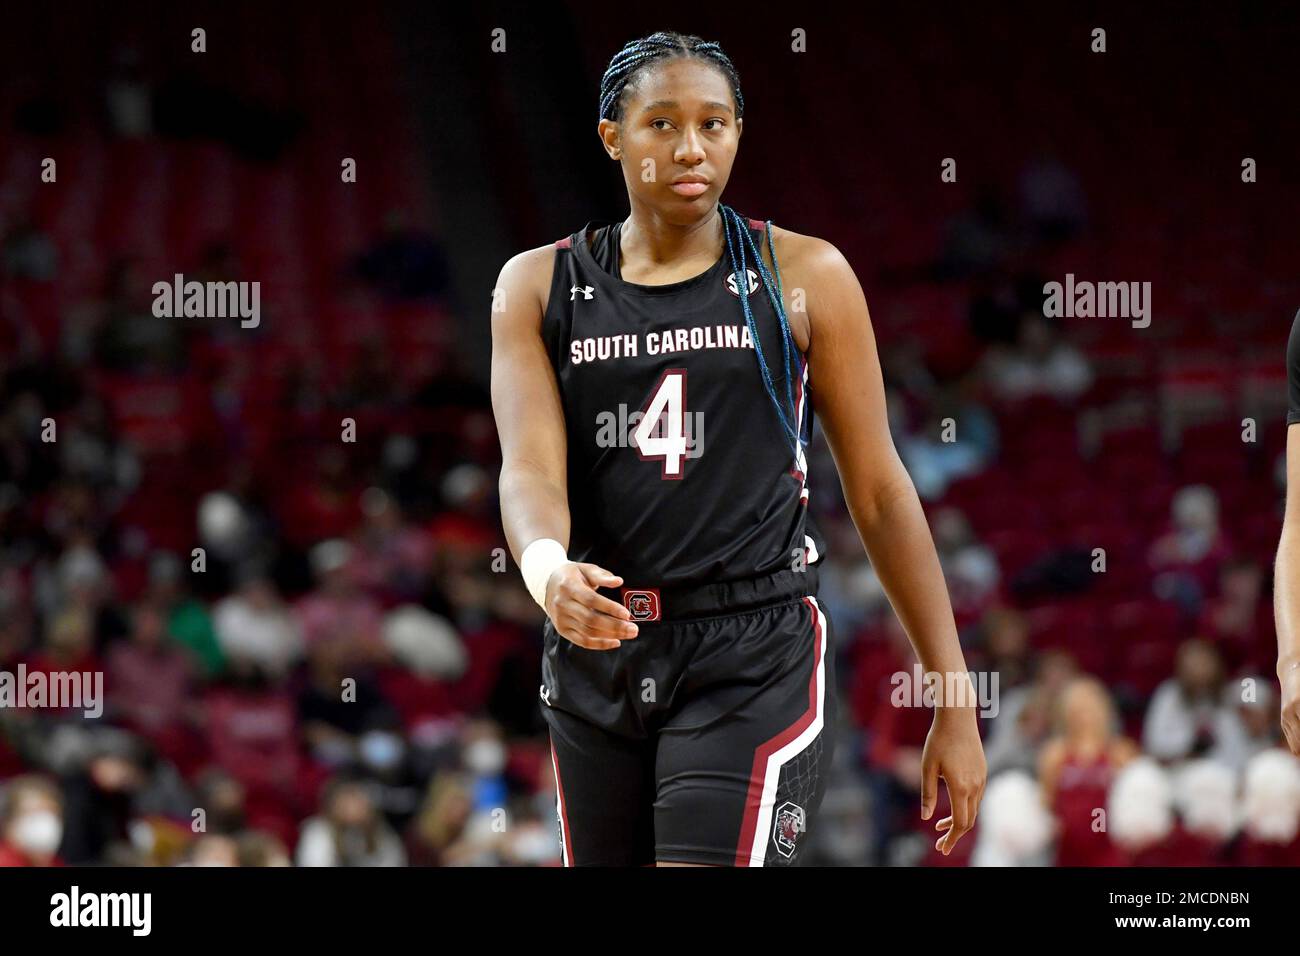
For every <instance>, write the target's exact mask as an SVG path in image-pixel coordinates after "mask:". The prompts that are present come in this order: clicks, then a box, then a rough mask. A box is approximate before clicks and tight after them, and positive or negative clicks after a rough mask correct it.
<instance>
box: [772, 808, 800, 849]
mask: <svg viewBox="0 0 1300 956" xmlns="http://www.w3.org/2000/svg"><path fill="white" fill-rule="evenodd" d="M806 829H807V820H806V818H805V817H804V812H803V807H801V806H799V804H797V803H790V802H788V801H787V802H786V803H783V804H781V806H779V807H777V809H776V819H775V821H774V822H773V823H772V840H773V841H774V842H775V843H776V849H777V852H779V853H780V854H781V855H782V856H794V845H795V842H796V841H797V840H798V839H799V834H800V833H803V832H804V830H806Z"/></svg>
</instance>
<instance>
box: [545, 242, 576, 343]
mask: <svg viewBox="0 0 1300 956" xmlns="http://www.w3.org/2000/svg"><path fill="white" fill-rule="evenodd" d="M554 250H555V258H554V260H553V261H552V263H551V284H550V291H549V292H548V293H547V296H546V302H545V304H544V305H543V307H542V324H541V334H542V342H543V343H544V344H545V345H546V349H547V351H548V352H550V353H551V354H552V356H556V355H557V353H556V349H557V348H558V346H559V343H558V342H557V341H556V340H555V332H556V330H555V327H554V326H555V322H554V320H553V319H552V317H551V315H552V310H553V307H554V306H555V305H556V304H557V303H558V302H560V301H562V300H561V299H559V298H557V293H561V294H562V293H563V286H564V276H565V274H566V272H567V270H566V269H565V268H564V258H565V256H566V255H572V254H573V236H572V235H568V236H565V237H564V238H563V239H557V240H555V243H554Z"/></svg>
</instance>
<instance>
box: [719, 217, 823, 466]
mask: <svg viewBox="0 0 1300 956" xmlns="http://www.w3.org/2000/svg"><path fill="white" fill-rule="evenodd" d="M718 208H719V211H720V212H721V213H722V220H723V231H724V234H725V236H726V239H727V253H728V255H729V256H730V257H731V265H732V269H733V271H734V273H735V277H736V288H737V290H738V291H739V292H740V307H741V309H742V310H743V311H744V313H745V324H746V325H747V326H748V327H749V335H750V338H752V339H753V340H754V351H755V353H756V354H757V356H758V369H759V372H760V373H761V375H762V376H763V387H764V388H765V389H766V390H767V395H768V398H770V399H771V400H772V405H773V407H775V408H776V413H777V417H779V418H780V419H781V426H782V427H783V428H784V429H785V432H786V435H787V436H788V437H789V438H790V439H792V446H791V447H792V448H793V449H794V452H795V457H796V458H797V457H798V455H799V450H800V449H801V448H804V447H807V445H808V441H807V439H805V438H804V427H803V422H802V421H797V420H796V419H797V416H798V410H797V409H798V406H797V405H796V404H795V401H794V392H793V390H792V384H791V382H792V379H793V378H794V375H793V372H792V370H791V366H790V352H791V347H792V346H793V348H794V349H796V350H797V349H798V343H796V342H795V341H794V333H793V332H791V331H790V323H789V320H788V319H787V318H786V314H785V306H784V304H783V303H782V301H781V299H782V287H781V278H780V276H781V270H780V266H778V265H777V261H776V249H775V247H774V246H773V244H772V222H771V220H768V221H767V223H766V225H765V232H766V234H767V248H768V252H769V253H770V254H771V256H772V265H773V266H774V267H776V271H777V277H776V279H775V281H773V278H772V275H771V273H769V272H768V271H767V265H766V264H765V263H764V262H763V256H762V254H761V253H760V252H759V250H758V247H757V246H756V245H754V237H753V236H752V235H750V233H749V226H748V224H747V223H746V222H745V221H744V219H743V218H742V217H741V216H740V215H739V214H738V213H737V212H736V211H735V210H734V209H732V208H731V207H730V206H727V205H724V204H719V206H718ZM733 228H734V229H736V230H738V234H739V235H740V236H743V237H744V239H745V242H740V241H739V240H737V242H736V243H735V245H739V246H740V256H739V260H738V259H737V256H736V250H735V247H734V245H733V242H732V238H731V232H732V229H733ZM746 244H748V247H749V248H750V249H752V250H753V253H754V263H755V265H756V266H757V267H758V271H759V274H760V275H761V276H762V279H763V288H764V290H765V291H766V292H767V296H768V298H769V299H770V300H771V302H772V307H773V309H774V310H775V311H776V315H777V320H778V321H779V322H780V324H781V351H782V355H783V357H784V360H785V394H786V400H787V402H788V403H789V413H788V414H787V410H786V408H785V407H783V406H782V404H781V401H780V399H778V398H777V397H776V388H775V386H774V385H773V383H772V373H771V371H770V370H769V369H768V367H767V359H766V358H765V357H764V355H763V345H762V342H761V341H760V339H759V335H758V327H757V324H756V323H755V321H754V313H753V310H751V309H750V307H749V270H748V263H747V261H746V258H745V250H746ZM773 286H775V293H774V291H773ZM791 422H794V425H793V427H792V426H791Z"/></svg>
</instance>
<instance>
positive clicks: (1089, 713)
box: [0, 3, 1300, 866]
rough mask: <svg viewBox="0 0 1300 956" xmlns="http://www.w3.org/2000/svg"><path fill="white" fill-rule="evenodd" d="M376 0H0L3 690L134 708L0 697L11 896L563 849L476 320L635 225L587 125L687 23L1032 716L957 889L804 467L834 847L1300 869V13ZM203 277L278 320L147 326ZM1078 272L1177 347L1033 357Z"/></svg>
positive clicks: (1131, 336)
mask: <svg viewBox="0 0 1300 956" xmlns="http://www.w3.org/2000/svg"><path fill="white" fill-rule="evenodd" d="M365 6H366V5H356V6H346V7H345V6H343V5H337V7H338V9H335V10H328V11H325V10H321V9H318V8H316V7H314V6H295V5H278V4H277V5H274V6H273V7H270V6H264V5H255V4H244V3H238V4H216V3H210V4H207V3H205V4H194V5H189V6H188V7H187V8H186V9H185V10H183V11H181V10H178V9H177V8H176V7H175V6H173V5H164V4H157V5H134V4H114V5H112V6H111V7H109V6H104V7H96V6H92V5H89V4H77V5H58V4H54V5H24V6H21V7H17V6H16V7H13V8H10V9H7V10H6V14H5V16H6V25H5V28H4V30H3V31H0V55H2V60H0V62H3V64H4V66H3V68H0V76H2V77H3V81H2V82H0V671H5V672H9V673H11V674H12V673H17V672H18V669H19V667H20V666H21V667H22V668H24V669H25V671H26V672H28V673H31V672H34V671H45V672H50V671H62V670H75V671H88V672H99V673H102V674H103V675H104V686H105V694H106V703H105V710H104V713H103V716H102V717H100V718H98V719H87V718H85V717H84V716H82V715H81V714H80V713H79V712H74V711H71V710H63V711H56V710H52V709H49V708H45V709H31V708H19V707H15V706H8V707H4V708H0V784H3V788H4V791H5V794H6V800H5V801H4V803H3V805H2V806H0V862H5V863H9V864H23V863H30V862H33V857H32V856H31V854H29V853H27V852H25V851H24V850H23V849H22V846H23V845H24V841H25V840H30V839H31V834H32V833H33V832H36V831H37V830H39V829H40V828H39V827H36V828H33V827H32V826H31V823H32V819H31V817H32V815H42V814H44V816H43V819H45V820H48V815H49V813H50V812H53V813H55V814H57V816H58V817H59V818H60V819H61V821H62V835H61V840H60V841H59V849H58V852H57V855H56V857H55V860H56V861H61V862H65V863H70V864H99V863H122V864H130V865H137V864H138V865H151V864H154V865H175V864H191V863H192V864H231V863H239V864H242V865H263V864H274V863H289V862H293V863H297V864H301V865H402V864H408V865H434V866H447V865H557V864H558V861H559V857H558V846H557V843H556V836H555V829H556V828H555V818H554V782H553V780H552V778H551V775H550V761H549V755H548V751H547V747H546V739H545V735H544V725H543V723H542V722H541V719H540V715H539V713H538V710H537V687H538V684H539V654H540V625H541V620H542V618H541V612H540V611H539V610H538V609H537V608H536V606H535V605H534V604H533V603H532V602H531V600H530V599H529V598H528V596H527V594H526V592H525V591H524V589H523V587H522V584H521V582H520V579H519V575H518V571H517V569H516V568H515V567H514V565H513V561H512V560H511V559H509V558H508V556H507V557H505V558H502V557H501V554H502V553H503V552H502V551H500V550H499V549H502V548H504V545H505V542H504V538H503V536H502V532H501V525H500V520H499V513H498V508H497V501H496V473H497V469H498V467H499V449H498V445H497V441H496V435H495V431H494V423H493V417H492V413H491V408H490V405H489V401H488V393H487V387H486V386H487V361H488V356H489V321H488V320H489V308H490V296H491V289H492V285H493V282H494V281H495V278H496V275H497V272H498V271H499V269H500V266H501V264H502V263H503V262H504V261H505V260H506V259H507V258H509V257H510V256H511V255H513V254H514V253H516V252H519V251H522V250H523V249H526V248H530V247H533V246H537V245H541V244H544V243H546V242H550V241H553V240H555V239H558V238H560V237H562V236H564V235H566V234H568V233H570V232H573V231H574V230H576V229H577V228H578V227H579V226H581V225H582V224H583V223H584V222H586V221H587V220H589V219H593V218H607V219H614V218H621V217H623V216H625V215H626V212H627V208H626V197H625V194H624V191H623V186H622V181H621V178H620V177H619V174H618V170H617V167H616V166H615V165H614V164H613V163H611V162H610V161H609V160H608V159H607V158H606V157H605V155H604V154H603V152H602V151H601V150H600V148H599V144H598V142H597V140H596V136H595V117H596V91H597V86H598V82H599V78H600V75H601V73H602V72H603V70H604V66H605V64H606V63H607V61H608V59H609V57H610V56H611V55H612V54H613V53H614V52H615V51H616V50H617V49H618V48H619V47H620V46H621V45H622V44H623V43H624V42H626V41H627V40H629V39H631V38H633V37H635V36H640V35H644V34H646V33H649V32H652V31H654V30H657V29H675V30H681V31H684V32H689V33H695V34H698V35H701V36H704V37H705V38H707V39H716V40H719V41H720V42H721V43H722V44H723V47H724V49H726V51H727V52H728V53H729V55H730V56H731V58H732V60H733V61H734V62H735V64H736V65H737V67H738V69H739V71H740V75H741V80H742V84H743V87H742V88H743V90H744V94H745V100H746V131H745V135H744V138H743V140H742V144H741V149H740V153H739V157H738V160H737V164H736V168H735V172H734V175H733V177H732V180H731V183H730V186H729V188H728V190H727V192H726V196H725V201H726V202H727V203H728V204H730V205H731V206H733V207H734V208H736V209H738V210H739V211H740V212H741V213H742V214H744V215H748V216H752V217H756V218H761V219H771V220H772V221H774V222H775V223H776V224H778V225H781V226H784V227H787V228H791V229H794V230H796V231H798V232H802V233H807V234H812V235H817V236H820V237H823V238H825V239H827V240H829V241H831V242H833V243H834V244H835V245H836V246H838V247H839V248H840V249H841V250H842V251H843V252H844V253H845V255H846V256H847V257H848V259H849V261H850V262H851V263H852V264H853V266H854V268H855V269H856V271H857V273H858V276H859V278H860V280H861V282H862V285H863V288H864V290H865V291H866V295H867V300H868V303H869V304H870V307H871V310H872V317H873V321H874V325H875V330H876V334H877V337H878V341H879V344H880V349H881V355H882V362H883V366H884V371H885V375H886V379H887V385H888V391H889V400H890V412H891V418H892V421H893V426H894V437H895V441H896V444H897V446H898V448H899V450H900V452H901V453H902V455H903V457H904V460H905V462H906V464H907V466H908V469H909V472H910V473H911V475H912V477H913V480H914V481H915V483H916V485H917V488H918V491H919V492H920V494H921V495H922V498H923V501H924V503H925V505H926V509H927V512H928V514H929V517H930V521H931V527H932V529H933V531H934V534H935V537H936V542H937V545H938V547H939V550H940V554H941V557H942V560H943V565H944V569H945V573H946V575H947V579H948V584H949V588H950V591H951V594H952V598H953V602H954V605H955V608H956V611H957V615H958V623H959V625H960V627H961V634H962V640H963V644H964V647H965V649H966V654H967V659H968V662H969V664H970V666H971V667H972V669H974V670H976V671H977V672H978V673H980V674H983V675H985V676H986V677H987V676H989V675H996V676H997V678H998V687H999V694H998V697H997V705H998V714H997V716H996V717H992V718H991V719H986V720H983V721H982V722H981V723H982V728H983V731H984V734H985V749H986V754H987V756H988V759H989V769H990V784H989V788H988V791H987V794H986V798H985V802H984V805H983V808H982V810H981V814H980V819H979V823H978V825H977V828H976V831H975V832H974V833H973V834H971V835H970V836H968V837H967V838H966V839H965V840H963V841H962V843H961V844H960V845H959V848H958V850H957V851H956V852H955V853H954V854H953V855H952V856H950V857H948V858H943V857H941V856H939V855H937V854H936V853H935V851H934V850H933V848H932V843H933V839H932V835H931V834H930V831H929V828H928V826H927V825H923V824H922V822H921V821H920V818H919V803H920V801H919V795H918V780H919V776H918V772H919V771H918V768H919V753H920V749H919V748H920V746H921V744H922V743H923V742H924V737H925V733H926V730H927V729H928V726H929V716H930V714H929V711H928V710H927V709H926V708H924V707H899V706H896V705H895V704H896V701H894V700H893V699H892V698H891V692H892V691H893V690H894V684H893V682H892V677H893V675H896V674H898V673H900V672H902V673H910V672H911V668H912V663H913V660H914V658H913V657H912V655H911V652H910V649H909V648H908V646H907V642H906V637H905V635H903V634H902V633H901V631H900V629H899V628H898V626H897V624H896V622H895V621H894V619H893V615H892V613H891V612H890V611H889V608H888V605H887V603H886V602H885V600H884V598H883V596H882V594H881V592H880V589H879V586H878V584H877V583H876V581H875V579H874V577H873V575H872V572H871V569H870V567H869V565H868V563H867V562H866V560H865V557H864V555H863V549H862V547H861V544H860V542H859V541H858V539H857V536H856V533H855V531H854V529H853V526H852V523H851V521H850V520H849V518H848V516H847V512H846V511H845V508H844V505H843V501H842V498H841V496H840V494H839V492H838V489H837V488H836V482H835V470H834V465H833V462H832V461H831V459H830V456H829V454H828V453H827V451H826V449H825V446H824V444H823V443H821V441H820V439H818V443H817V453H816V455H815V456H814V459H813V462H812V464H811V468H810V478H809V486H810V488H811V489H812V495H811V506H812V507H813V509H814V510H815V512H816V515H817V519H818V520H819V522H821V525H822V527H823V529H824V530H825V531H826V533H827V535H828V539H829V542H830V549H829V557H828V559H827V566H828V574H827V582H826V585H825V591H824V594H823V597H824V602H825V604H826V606H827V607H828V609H829V612H830V614H831V616H832V619H833V620H834V621H835V623H836V632H837V635H838V646H837V654H838V663H839V674H840V678H841V687H840V692H841V694H842V695H843V699H844V701H845V702H846V704H847V706H846V707H844V712H845V717H846V722H845V724H844V726H843V727H842V728H840V737H839V744H838V748H837V764H836V767H835V771H834V776H833V779H832V781H831V785H830V789H829V792H828V795H827V797H826V801H825V804H824V807H825V813H824V816H823V820H822V822H821V823H820V824H819V828H817V829H815V830H814V831H813V833H812V834H811V835H812V836H813V837H814V839H815V853H814V856H813V859H814V860H815V861H816V862H820V863H828V864H845V865H861V864H896V865H954V864H957V865H964V864H970V863H975V864H980V863H1025V864H1033V863H1037V864H1051V863H1058V864H1062V865H1069V864H1086V865H1112V864H1125V863H1129V864H1132V863H1136V864H1145V863H1224V864H1229V865H1234V864H1235V865H1251V864H1260V863H1279V862H1283V863H1295V862H1297V861H1300V841H1298V840H1297V838H1296V832H1297V817H1298V815H1300V770H1297V767H1296V763H1295V761H1294V760H1293V759H1292V758H1291V757H1290V756H1286V755H1283V754H1282V753H1281V752H1280V751H1278V750H1277V749H1276V747H1277V745H1278V742H1279V740H1278V733H1277V700H1276V679H1275V677H1274V675H1273V665H1274V655H1275V636H1274V631H1273V624H1272V612H1271V602H1270V593H1271V592H1270V589H1271V582H1270V578H1271V563H1272V556H1273V553H1274V549H1275V547H1276V541H1277V537H1278V532H1279V529H1280V515H1281V511H1280V508H1281V502H1282V491H1283V472H1282V458H1281V455H1282V451H1283V446H1284V440H1285V426H1284V414H1285V402H1286V383H1285V367H1284V361H1283V356H1284V348H1285V341H1286V336H1287V332H1288V330H1289V328H1290V323H1291V317H1292V315H1293V314H1294V313H1295V311H1296V309H1297V306H1298V305H1300V280H1298V276H1300V273H1297V269H1296V265H1297V262H1296V254H1295V253H1296V243H1295V230H1294V221H1295V210H1296V209H1297V208H1300V206H1298V205H1297V200H1300V177H1297V176H1296V175H1295V168H1294V164H1295V160H1296V156H1297V152H1296V146H1297V143H1296V139H1297V135H1296V124H1295V122H1294V90H1295V89H1296V79H1297V77H1296V75H1295V74H1296V68H1295V66H1294V51H1295V49H1297V40H1300V29H1298V28H1297V22H1296V16H1295V13H1294V10H1293V9H1291V10H1288V9H1286V8H1284V7H1282V6H1281V5H1277V6H1271V5H1265V4H1249V5H1240V6H1238V5H1228V4H1220V5H1214V6H1196V5H1190V4H1155V3H1153V4H1143V5H1141V8H1140V9H1133V8H1130V7H1119V6H1115V7H1093V6H1087V5H1078V6H1073V5H1072V9H1069V10H1062V11H1056V12H1052V11H1048V10H1045V9H1043V8H1042V7H1040V6H1037V5H1023V6H1020V5H1014V6H1007V7H1004V8H999V9H997V10H996V11H994V10H989V11H983V10H978V9H976V8H973V7H961V6H953V7H929V6H927V7H926V8H924V9H911V8H908V9H901V8H900V9H891V8H890V7H889V6H881V7H879V8H872V9H870V10H860V11H853V10H849V9H845V10H843V11H842V12H840V13H837V14H836V17H834V18H832V17H830V16H827V15H824V14H821V13H817V12H811V11H807V10H804V9H802V8H798V7H788V6H776V7H773V8H770V9H764V8H762V7H751V6H748V5H745V6H740V5H737V6H735V7H732V8H728V9H721V8H719V7H718V5H711V8H710V10H709V11H707V12H691V13H690V14H689V15H687V14H686V13H683V14H681V15H674V16H667V15H665V16H664V17H658V16H650V15H648V14H647V15H643V14H641V13H639V12H634V11H633V10H632V9H631V8H629V7H627V6H626V5H622V6H620V5H608V4H564V5H552V4H534V5H520V6H519V7H518V8H513V7H505V6H497V7H493V6H491V5H482V4H469V5H454V6H452V5H447V6H441V5H439V6H432V5H423V4H415V3H408V4H399V5H393V6H389V7H386V8H382V9H380V8H376V9H373V10H368V9H364V7H365ZM901 6H902V5H900V7H901ZM196 27H201V28H203V29H204V30H205V31H206V37H205V39H206V52H202V53H196V52H193V50H192V49H191V44H192V35H191V31H192V30H193V29H194V28H196ZM1098 27H1101V28H1104V29H1105V31H1106V49H1105V52H1094V50H1093V46H1094V44H1095V39H1094V36H1093V33H1092V31H1093V30H1094V29H1095V28H1098ZM497 28H499V29H501V30H503V31H504V34H503V36H504V41H505V44H506V48H505V51H504V52H493V50H492V42H493V34H492V31H493V30H494V29H497ZM799 29H802V30H804V31H806V38H807V44H806V52H795V51H794V50H793V49H792V31H795V30H799ZM46 158H52V159H54V160H55V162H56V166H55V169H56V179H55V181H54V182H45V181H43V180H42V171H43V166H42V163H43V160H45V159H46ZM345 158H352V159H354V160H355V162H356V181H355V183H345V182H342V181H341V175H340V172H341V163H342V162H343V161H344V159H345ZM949 158H951V159H953V160H955V162H956V173H957V175H956V181H955V182H945V181H943V179H942V178H941V173H942V171H943V167H942V164H943V162H944V161H945V159H949ZM1247 159H1250V160H1253V161H1254V164H1253V167H1252V168H1253V170H1254V177H1252V176H1250V175H1248V174H1247V175H1244V170H1245V168H1246V167H1244V166H1243V162H1244V161H1245V160H1247ZM1250 165H1251V164H1246V166H1250ZM1252 178H1253V179H1254V181H1246V180H1249V179H1252ZM175 273H183V274H184V275H185V277H186V278H187V279H199V280H209V279H210V280H219V281H258V282H260V284H261V286H260V288H261V309H262V314H261V321H260V324H259V325H258V327H256V328H243V327H241V324H240V323H239V322H238V321H237V320H233V319H185V318H177V319H159V318H155V317H154V315H153V314H152V312H151V305H152V301H153V294H152V292H151V287H152V285H153V283H154V282H157V281H170V280H171V279H172V277H173V275H174V274H175ZM1067 274H1073V275H1074V276H1075V277H1076V279H1078V280H1087V281H1096V282H1101V281H1121V282H1149V283H1151V290H1152V292H1151V304H1152V312H1151V321H1150V324H1149V326H1147V327H1145V328H1137V327H1134V325H1133V323H1132V322H1130V321H1128V320H1127V319H1123V318H1072V319H1071V318H1066V319H1060V320H1051V321H1048V320H1045V319H1044V306H1043V300H1044V296H1043V286H1044V283H1045V282H1049V281H1060V282H1064V281H1065V277H1066V275H1067ZM344 419H351V420H353V421H354V423H355V432H354V436H355V440H353V441H348V440H345V437H344V433H343V424H342V423H343V420H344ZM51 423H53V426H54V431H53V432H51V431H50V424H51ZM946 426H947V428H948V431H947V433H945V427H946ZM954 436H955V440H945V438H953V437H954ZM52 437H53V438H54V439H55V440H53V441H51V440H49V439H50V438H52ZM195 548H203V549H204V558H205V562H206V563H205V565H204V566H203V569H202V570H201V571H196V570H195V564H194V562H195V560H196V559H195V557H194V552H193V549H195ZM1098 548H1101V549H1104V562H1105V570H1104V573H1102V572H1101V571H1100V565H1099V564H1098V563H1097V562H1098V557H1099V553H1098V552H1097V551H1095V549H1098ZM1080 675H1091V676H1092V677H1095V678H1096V679H1097V681H1098V682H1099V683H1089V682H1086V681H1085V682H1080V681H1078V680H1077V678H1078V677H1079V676H1080ZM345 678H351V679H352V680H353V681H355V690H354V698H355V699H353V698H351V697H350V698H349V700H348V701H347V702H342V701H341V700H340V690H339V688H340V684H341V681H343V680H344V679H345ZM1252 678H1254V680H1252ZM1243 679H1244V681H1243ZM349 686H351V685H349ZM1094 750H1095V751H1098V752H1099V753H1100V754H1101V756H1100V757H1097V758H1096V759H1092V758H1090V757H1089V756H1087V755H1088V754H1090V753H1092V752H1093V751H1094ZM1130 757H1131V758H1132V759H1129V758H1130ZM199 810H201V811H202V812H201V813H198V812H196V811H199ZM940 810H941V814H942V813H943V812H946V810H945V809H944V807H942V806H941V807H940ZM1098 811H1104V813H1101V814H1100V815H1099V813H1098ZM24 817H26V818H27V819H26V822H25V823H24ZM1099 820H1101V821H1103V826H1102V827H1100V828H1099V827H1098V821H1099ZM46 833H47V839H48V828H47V829H46ZM24 834H25V835H24Z"/></svg>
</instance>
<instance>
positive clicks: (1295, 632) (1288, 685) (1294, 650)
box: [1273, 426, 1300, 754]
mask: <svg viewBox="0 0 1300 956" xmlns="http://www.w3.org/2000/svg"><path fill="white" fill-rule="evenodd" d="M1273 616H1274V620H1275V622H1276V625H1277V679H1278V682H1279V683H1280V684H1281V685H1282V694H1281V704H1282V733H1283V735H1285V737H1286V743H1287V746H1288V747H1290V748H1291V752H1292V753H1293V754H1300V428H1297V427H1295V426H1289V427H1288V428H1287V431H1286V513H1285V517H1283V519H1282V538H1281V540H1280V541H1279V542H1278V547H1277V564H1276V566H1275V567H1274V573H1273Z"/></svg>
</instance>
